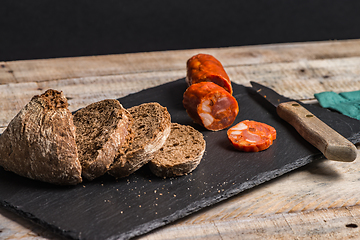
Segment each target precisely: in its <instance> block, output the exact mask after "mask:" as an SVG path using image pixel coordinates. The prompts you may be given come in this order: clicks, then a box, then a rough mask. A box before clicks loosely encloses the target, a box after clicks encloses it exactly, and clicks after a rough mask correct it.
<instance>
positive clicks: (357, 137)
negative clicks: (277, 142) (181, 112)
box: [0, 90, 360, 240]
mask: <svg viewBox="0 0 360 240" xmlns="http://www.w3.org/2000/svg"><path fill="white" fill-rule="evenodd" d="M143 91H145V90H141V91H139V92H136V93H132V94H129V95H128V96H126V97H131V96H132V95H134V94H137V93H140V92H143ZM309 107H312V106H309ZM347 139H348V140H349V141H351V142H352V143H354V144H356V143H359V142H360V133H354V134H353V135H352V136H350V137H348V138H347ZM321 158H323V156H322V154H316V155H311V156H307V157H305V158H300V159H297V161H295V162H292V163H290V164H287V165H285V166H283V167H282V168H280V169H277V170H273V171H269V172H265V173H263V174H262V175H261V176H257V178H258V179H256V180H252V179H250V180H249V181H247V182H245V183H243V184H240V185H237V186H234V187H233V188H231V189H228V190H227V191H225V192H223V193H222V195H220V196H219V197H217V198H204V199H202V200H200V201H196V202H193V203H191V204H190V205H188V206H187V207H186V208H183V209H181V210H178V211H176V212H174V213H173V214H171V215H169V216H167V217H164V218H161V219H156V220H153V221H151V222H148V223H146V224H143V225H140V226H138V227H136V228H134V229H132V230H131V231H128V232H125V233H122V234H119V235H113V236H111V237H109V238H107V239H109V240H113V239H130V238H133V237H136V236H140V235H143V234H146V233H149V232H150V231H152V230H154V229H157V228H159V227H162V226H165V225H167V224H169V223H172V222H174V221H176V220H178V219H181V218H183V217H185V216H188V215H190V214H192V213H195V212H197V211H199V210H201V209H203V208H205V207H208V206H211V205H214V204H216V203H219V202H221V201H223V200H226V199H228V198H230V197H232V196H234V195H237V194H239V193H241V192H243V191H245V190H247V189H250V188H252V187H255V186H257V185H260V184H262V183H264V182H266V181H269V180H272V179H275V178H277V177H279V176H281V175H284V174H286V173H288V172H290V171H292V170H294V169H297V168H299V167H302V166H304V165H306V164H308V163H310V162H312V161H314V160H317V159H321ZM0 204H1V205H2V206H3V207H4V208H5V209H8V210H9V211H11V212H14V213H16V214H18V215H20V216H21V217H23V218H25V219H27V220H30V221H31V222H33V223H35V224H37V225H40V226H42V227H45V228H47V229H48V230H51V231H52V232H54V233H55V234H58V235H59V236H62V237H66V238H69V239H84V238H82V237H81V233H80V234H78V233H76V232H73V231H64V230H61V229H59V228H58V227H57V226H56V225H53V224H49V223H47V222H44V221H42V220H41V219H39V218H38V217H36V216H35V215H33V214H30V213H27V212H24V211H22V210H21V209H19V208H17V207H16V206H12V205H11V204H9V203H7V202H6V201H0Z"/></svg>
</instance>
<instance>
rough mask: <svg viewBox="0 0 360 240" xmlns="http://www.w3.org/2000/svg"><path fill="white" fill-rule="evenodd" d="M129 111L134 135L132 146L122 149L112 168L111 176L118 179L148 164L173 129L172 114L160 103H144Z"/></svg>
mask: <svg viewBox="0 0 360 240" xmlns="http://www.w3.org/2000/svg"><path fill="white" fill-rule="evenodd" d="M128 111H129V112H130V114H131V116H132V117H133V119H134V124H133V125H132V132H133V133H134V135H133V139H132V141H131V142H130V144H129V145H128V146H126V147H124V148H121V149H120V151H119V152H118V155H117V157H116V159H115V162H114V164H113V165H112V166H111V167H110V170H109V174H111V175H113V176H114V177H116V178H122V177H126V176H128V175H130V174H131V173H133V172H135V171H136V170H138V169H139V168H140V167H141V166H143V165H144V164H146V163H148V162H149V161H150V160H151V158H152V156H153V154H154V152H156V151H157V150H159V149H160V148H161V147H162V146H163V144H164V142H165V140H166V139H167V137H168V136H169V134H170V129H171V117H170V114H169V112H168V111H167V109H166V108H165V107H163V106H161V105H160V104H159V103H154V102H153V103H144V104H141V105H139V106H135V107H132V108H129V109H128Z"/></svg>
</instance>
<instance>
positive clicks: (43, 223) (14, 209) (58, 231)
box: [0, 201, 80, 240]
mask: <svg viewBox="0 0 360 240" xmlns="http://www.w3.org/2000/svg"><path fill="white" fill-rule="evenodd" d="M0 204H1V206H2V207H3V208H4V209H6V210H8V211H10V212H12V213H15V214H17V215H18V216H20V217H22V218H23V219H25V220H27V221H31V222H32V223H34V224H37V225H38V226H41V227H43V228H45V229H46V230H50V231H51V232H53V233H55V234H57V235H58V236H59V237H62V238H64V237H65V238H68V239H74V240H77V239H80V238H78V237H76V236H75V235H77V234H76V233H73V232H72V231H63V230H61V229H60V228H59V227H57V226H55V225H52V224H49V223H47V222H46V221H42V220H41V219H39V218H37V217H36V216H35V215H33V214H31V213H28V212H25V211H22V210H20V209H18V208H17V207H15V206H13V205H11V204H9V203H7V202H6V201H0ZM39 236H42V235H41V234H39Z"/></svg>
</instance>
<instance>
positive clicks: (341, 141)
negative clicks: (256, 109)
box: [276, 101, 357, 162]
mask: <svg viewBox="0 0 360 240" xmlns="http://www.w3.org/2000/svg"><path fill="white" fill-rule="evenodd" d="M276 110H277V113H278V115H279V116H280V117H281V118H282V119H284V120H285V121H286V122H288V123H290V124H291V125H292V126H293V127H294V128H295V129H296V131H298V132H299V133H300V135H301V136H302V137H303V138H304V139H306V140H307V141H308V142H310V143H311V144H312V145H314V146H315V147H316V148H317V149H319V150H320V151H321V152H322V153H323V154H324V156H325V157H326V158H327V159H329V160H335V161H342V162H352V161H354V160H355V159H356V155H357V149H356V147H355V145H354V144H352V143H351V142H350V141H349V140H347V139H346V138H344V137H343V136H341V135H340V134H339V133H338V132H336V131H335V130H334V129H332V128H331V127H329V126H328V125H326V124H325V123H324V122H322V121H321V120H320V119H319V118H317V117H316V116H314V115H313V114H312V113H311V112H309V111H308V110H307V109H305V108H304V107H303V106H301V105H300V104H299V103H297V102H295V101H292V102H285V103H281V104H279V106H278V107H277V109H276Z"/></svg>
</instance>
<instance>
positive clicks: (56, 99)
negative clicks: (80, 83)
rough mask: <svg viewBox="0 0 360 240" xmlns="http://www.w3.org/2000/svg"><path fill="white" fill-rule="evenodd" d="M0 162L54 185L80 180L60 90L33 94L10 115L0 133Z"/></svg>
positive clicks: (72, 129) (70, 124) (72, 133)
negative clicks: (16, 112) (3, 129)
mask: <svg viewBox="0 0 360 240" xmlns="http://www.w3.org/2000/svg"><path fill="white" fill-rule="evenodd" d="M0 165H1V166H2V167H4V169H5V170H7V171H12V172H14V173H16V174H18V175H21V176H24V177H28V178H31V179H36V180H40V181H44V182H49V183H54V184H60V185H74V184H77V183H80V182H81V181H82V178H81V165H80V162H79V159H78V151H77V146H76V142H75V126H74V124H73V116H72V114H71V112H70V111H69V110H68V103H67V99H66V98H65V96H64V95H63V93H62V92H59V91H56V90H52V89H50V90H47V91H46V92H45V93H44V94H42V95H40V96H34V97H33V98H32V99H31V101H30V102H29V103H28V104H27V105H26V106H25V107H24V108H23V109H22V110H21V111H20V112H19V113H18V114H17V115H16V116H15V117H14V119H13V120H12V121H11V122H10V123H9V125H8V127H7V128H6V129H5V131H4V132H3V134H2V135H1V136H0Z"/></svg>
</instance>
